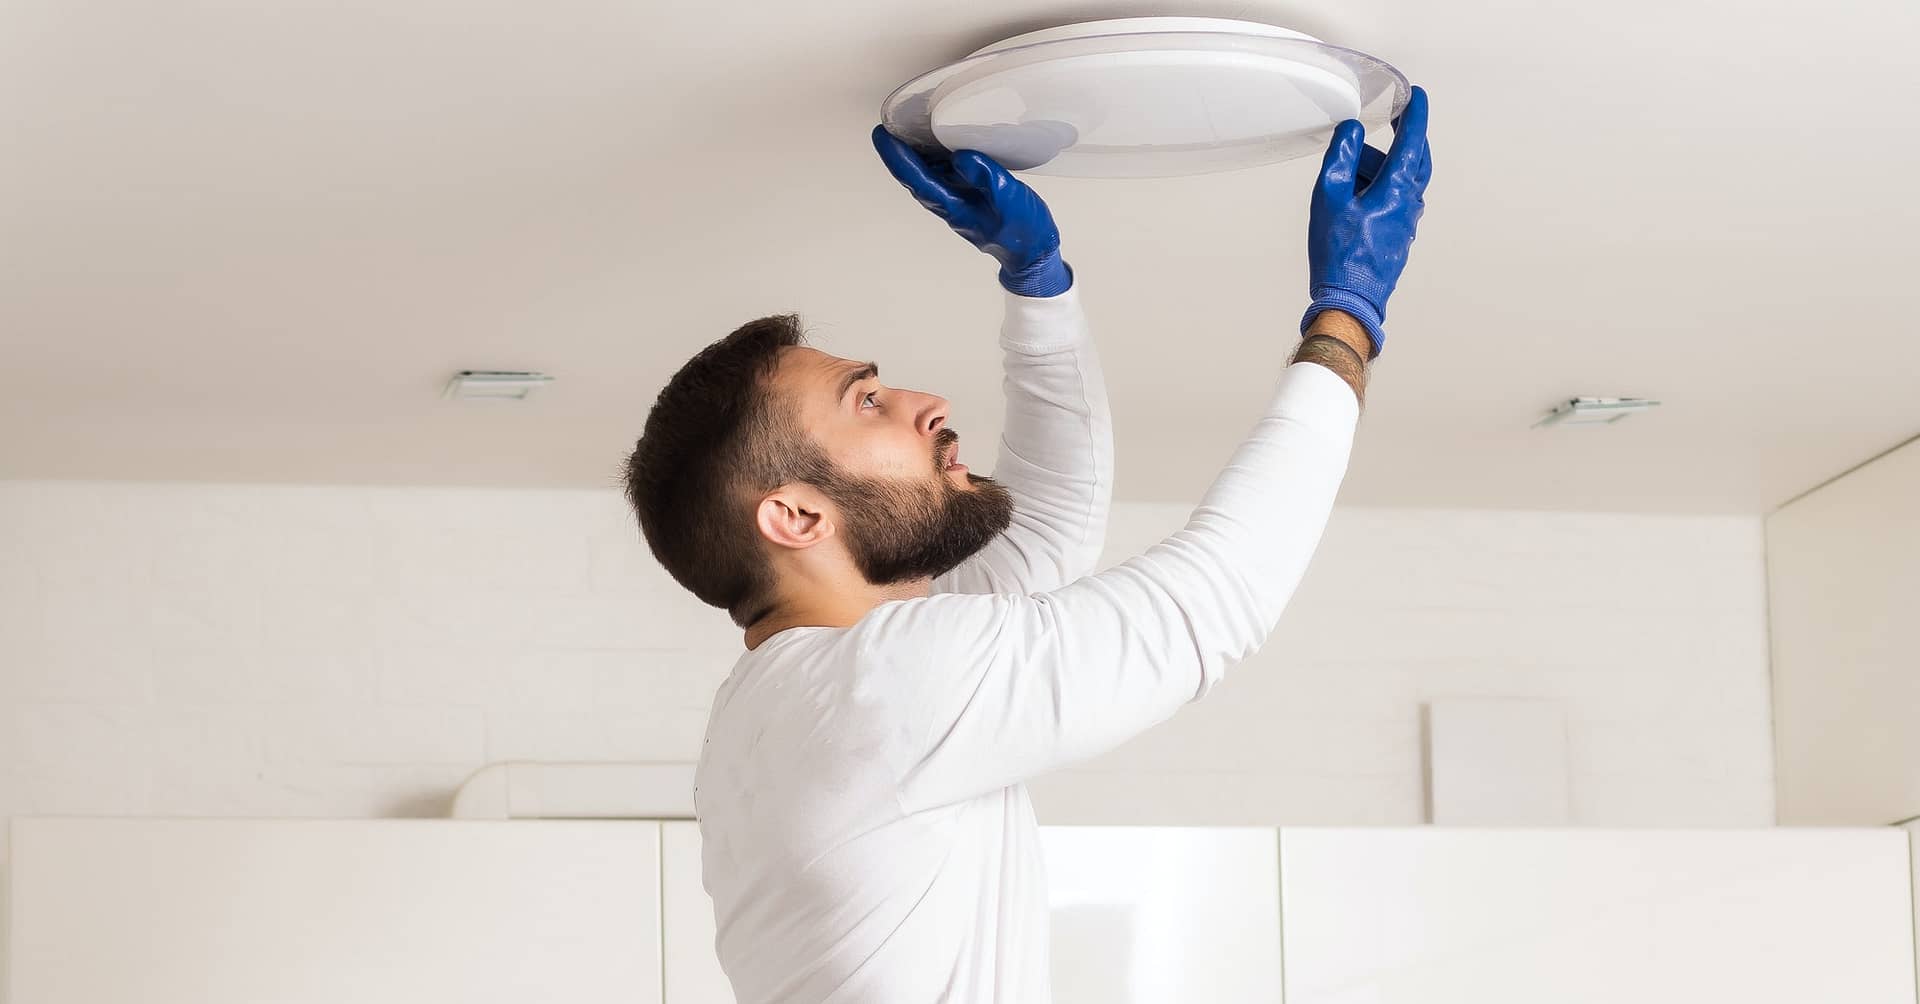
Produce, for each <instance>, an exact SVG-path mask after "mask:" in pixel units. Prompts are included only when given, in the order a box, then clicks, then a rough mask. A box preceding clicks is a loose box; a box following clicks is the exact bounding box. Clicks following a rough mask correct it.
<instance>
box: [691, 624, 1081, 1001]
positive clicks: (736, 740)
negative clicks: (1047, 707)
mask: <svg viewBox="0 0 1920 1004" xmlns="http://www.w3.org/2000/svg"><path fill="white" fill-rule="evenodd" d="M859 631H860V629H859V627H858V626H856V627H855V628H848V629H838V628H793V629H789V630H787V631H783V632H781V633H779V634H776V635H774V636H773V637H772V638H769V639H768V640H767V641H766V642H764V643H763V644H762V645H761V646H760V647H759V648H758V649H756V650H754V651H751V652H748V653H746V654H745V655H743V656H742V657H741V659H740V661H739V663H738V664H736V665H735V667H734V671H733V674H732V675H731V676H730V677H729V678H728V679H727V682H726V683H725V684H724V685H722V687H721V688H720V691H719V693H718V695H717V696H716V697H715V701H714V711H713V718H712V720H711V722H710V723H709V725H708V732H707V744H706V746H705V748H704V750H703V752H702V755H701V759H700V766H699V771H698V774H697V776H696V780H695V800H696V803H697V805H698V808H699V815H700V821H701V837H702V840H703V846H704V858H705V860H704V872H705V882H706V887H707V891H708V893H709V894H710V895H711V896H712V897H713V902H714V912H715V916H716V920H717V922H718V945H717V947H718V949H719V954H720V959H721V963H722V965H723V966H724V967H725V969H726V971H727V973H728V976H729V977H730V978H731V979H732V981H733V985H734V992H735V995H736V996H737V997H738V999H739V1001H740V1004H761V1002H771V1001H836V1002H860V1001H876V1002H877V1001H935V1000H949V999H951V1000H964V1001H1009V1002H1010V1001H1021V1002H1035V1001H1045V1000H1046V999H1047V996H1048V985H1047V980H1048V966H1047V935H1046V920H1047V914H1046V878H1045V875H1044V873H1043V871H1042V865H1041V859H1040V849H1039V831H1038V829H1037V827H1036V825H1035V822H1034V817H1033V809H1032V807H1031V805H1030V804H1029V803H1028V801H1027V795H1026V789H1025V788H1024V787H1021V786H1018V785H1016V786H1012V787H1007V788H1001V789H998V790H994V791H990V792H988V793H985V794H982V795H978V796H976V797H972V798H968V799H964V800H961V801H957V802H953V803H949V804H945V805H938V806H932V807H927V808H917V809H915V808H910V807H909V806H908V805H906V804H904V802H903V799H902V798H901V797H900V796H901V792H902V787H901V783H902V780H903V773H906V772H910V771H911V770H912V769H913V767H914V764H913V763H912V762H911V761H912V758H913V753H912V751H913V750H914V749H915V748H916V745H917V743H918V737H916V736H913V735H909V734H905V732H904V731H903V730H906V729H908V728H910V726H909V725H908V723H907V722H906V721H903V720H901V718H900V717H898V716H896V715H893V714H891V713H890V712H891V711H892V710H893V709H891V708H889V705H890V704H891V703H892V701H891V699H890V695H888V694H886V693H884V692H883V691H884V690H885V689H886V688H887V687H888V681H887V680H886V679H885V678H884V676H880V675H876V674H874V673H873V672H871V670H872V669H873V668H874V667H873V666H871V665H862V660H861V658H860V656H859V650H860V648H861V646H860V639H859Z"/></svg>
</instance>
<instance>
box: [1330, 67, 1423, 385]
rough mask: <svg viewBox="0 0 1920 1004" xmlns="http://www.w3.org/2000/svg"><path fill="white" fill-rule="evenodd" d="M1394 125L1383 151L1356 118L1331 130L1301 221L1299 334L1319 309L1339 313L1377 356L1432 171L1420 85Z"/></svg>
mask: <svg viewBox="0 0 1920 1004" xmlns="http://www.w3.org/2000/svg"><path fill="white" fill-rule="evenodd" d="M1393 126H1394V135H1393V147H1392V149H1390V150H1388V151H1387V152H1386V153H1384V154H1383V153H1381V152H1380V151H1378V150H1375V149H1374V148H1372V147H1370V146H1366V145H1365V143H1364V140H1365V137H1366V130H1365V128H1364V127H1362V126H1361V125H1360V123H1359V122H1356V121H1354V120H1352V119H1348V120H1347V121H1345V122H1342V123H1340V125H1339V126H1338V127H1336V128H1335V129H1334V131H1333V142H1332V143H1331V144H1329V145H1328V147H1327V157H1326V160H1325V161H1324V162H1323V163H1322V164H1321V165H1320V181H1319V182H1318V183H1317V184H1316V185H1314V188H1313V209H1312V213H1311V215H1310V217H1309V219H1308V222H1307V273H1308V289H1309V290H1310V292H1311V295H1312V297H1313V303H1312V305H1310V306H1308V307H1307V313H1306V316H1304V317H1302V318H1301V319H1300V331H1301V333H1303V334H1304V333H1305V332H1306V330H1307V326H1308V325H1310V324H1312V323H1313V319H1314V318H1315V317H1318V316H1319V315H1320V314H1321V313H1322V312H1323V311H1327V310H1342V311H1345V312H1347V313H1349V314H1351V315H1353V317H1354V319H1355V320H1357V321H1359V322H1360V325H1361V326H1362V327H1364V328H1366V329H1367V337H1368V339H1370V340H1371V341H1372V342H1373V354H1374V355H1376V356H1377V355H1379V354H1380V348H1381V345H1382V343H1384V342H1385V341H1386V332H1384V331H1382V330H1381V326H1382V325H1384V324H1385V323H1386V320H1387V297H1389V296H1391V295H1393V287H1394V286H1395V285H1396V284H1397V283H1398V282H1399V281H1400V273H1401V271H1402V270H1404V269H1405V268H1406V267H1407V253H1408V251H1409V250H1410V249H1411V248H1412V245H1413V231H1414V227H1415V225H1416V224H1418V223H1419V222H1420V214H1421V212H1422V211H1423V210H1424V209H1425V208H1426V191H1427V179H1428V178H1430V177H1432V175H1433V158H1432V156H1431V154H1430V153H1429V152H1428V150H1427V92H1426V91H1425V90H1422V89H1421V88H1418V87H1416V88H1414V89H1413V96H1412V97H1411V98H1410V99H1408V101H1407V107H1406V109H1405V110H1403V111H1402V112H1401V113H1400V117H1399V118H1397V119H1395V120H1394V123H1393Z"/></svg>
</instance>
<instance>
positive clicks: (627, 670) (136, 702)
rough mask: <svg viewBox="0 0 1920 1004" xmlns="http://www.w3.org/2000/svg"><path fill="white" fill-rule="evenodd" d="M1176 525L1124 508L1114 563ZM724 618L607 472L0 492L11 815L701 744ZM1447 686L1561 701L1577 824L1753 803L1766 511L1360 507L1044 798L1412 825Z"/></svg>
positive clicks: (389, 810)
mask: <svg viewBox="0 0 1920 1004" xmlns="http://www.w3.org/2000/svg"><path fill="white" fill-rule="evenodd" d="M1185 515H1186V510H1185V508H1184V507H1179V506H1142V505H1122V506H1119V507H1118V508H1117V510H1116V514H1115V527H1114V532H1113V535H1112V538H1111V546H1110V548H1109V561H1117V560H1119V559H1121V558H1124V557H1126V556H1127V555H1129V554H1131V553H1133V552H1135V551H1137V550H1138V549H1139V548H1141V547H1144V546H1146V545H1147V544H1150V543H1152V542H1153V541H1154V540H1155V539H1158V536H1159V535H1161V534H1163V533H1165V532H1166V531H1168V530H1171V529H1173V528H1174V527H1176V526H1178V525H1179V523H1180V522H1181V520H1183V519H1184V517H1185ZM738 644H739V642H738V634H737V633H736V632H735V631H734V630H733V629H732V628H731V625H730V624H729V623H728V622H727V620H726V617H725V615H724V614H722V613H721V612H719V611H717V610H712V609H709V608H707V607H704V606H702V605H700V604H699V603H698V602H697V601H695V600H693V599H692V598H691V597H689V596H687V595H685V594H684V593H683V592H682V591H681V590H680V589H679V588H678V587H677V586H676V585H674V584H673V582H672V581H671V580H670V579H669V578H668V577H667V576H666V575H665V574H664V573H663V572H662V571H660V570H659V569H658V568H657V567H656V566H654V565H653V563H652V559H651V557H649V556H648V555H647V553H646V550H645V547H644V545H643V544H641V542H640V540H639V535H638V532H637V530H636V529H635V528H634V526H633V524H632V522H631V519H630V517H629V516H628V514H627V512H626V511H625V508H624V505H623V503H622V501H621V500H620V498H619V497H618V495H617V494H616V493H613V492H585V491H581V492H564V491H541V492H514V491H489V490H464V489H441V488H417V489H404V488H349V487H297V486H239V485H187V484H182V485H160V484H98V483H78V482H0V815H6V814H14V813H111V814H145V813H153V814H167V815H172V814H178V815H248V816H280V815H284V816H308V815H312V816H374V815H435V814H439V813H441V812H444V811H445V807H446V801H447V797H448V796H449V794H450V793H451V791H452V790H453V788H454V787H456V786H457V785H458V784H459V782H460V781H461V780H462V779H463V778H464V777H465V776H466V775H467V774H468V773H469V772H471V771H472V770H474V769H476V768H478V767H479V766H481V765H482V764H484V763H486V762H489V761H492V760H500V759H550V760H597V759H629V760H630V759H690V758H692V757H693V756H694V755H695V754H696V752H697V750H698V749H699V744H700V735H701V730H702V728H703V726H704V723H705V716H706V704H707V700H708V697H709V695H710V694H711V693H712V690H713V688H714V687H715V686H717V685H718V683H719V682H720V680H721V679H722V678H723V677H724V676H725V674H726V672H727V670H728V668H729V667H730V665H731V663H732V659H733V656H734V654H735V652H736V651H737V646H738ZM1447 696H1515V697H1530V698H1539V699H1550V700H1555V701H1559V702H1562V703H1563V704H1564V705H1565V708H1566V711H1567V720H1568V730H1569V745H1570V756H1571V759H1572V761H1573V762H1572V764H1571V767H1570V772H1571V793H1572V800H1573V812H1574V816H1575V818H1576V819H1577V820H1578V821H1580V822H1582V823H1590V824H1617V825H1638V824H1665V823H1676V824H1706V825H1720V824H1735V825H1764V824H1766V823H1768V822H1769V821H1770V820H1771V817H1772V795H1771V780H1770V756H1769V748H1768V705H1767V689H1766V649H1765V623H1764V600H1763V585H1762V572H1761V536H1760V528H1759V522H1758V520H1757V519H1754V518H1746V517H1709V518H1693V517H1686V518H1682V517H1673V518H1667V517H1641V516H1618V515H1569V514H1544V513H1496V512H1439V511H1414V510H1343V511H1342V512H1341V513H1340V514H1339V515H1338V516H1337V518H1336V521H1335V524H1334V526H1333V527H1332V529H1331V530H1330V532H1329V535H1328V538H1327V542H1326V544H1325V546H1324V548H1323V550H1322V554H1321V557H1320V559H1319V560H1318V561H1317V562H1316V564H1315V566H1314V569H1313V571H1312V573H1311V574H1310V576H1309V579H1308V583H1307V585H1306V587H1305V588H1304V589H1303V590H1302V592H1301V594H1300V596H1299V598H1298V600H1297V602H1296V604H1295V606H1294V608H1293V609H1292V610H1291V611H1290V612H1289V614H1288V616H1287V618H1286V619H1285V620H1284V621H1283V623H1282V626H1281V630H1280V632H1279V635H1278V637H1277V638H1276V639H1275V640H1274V642H1272V643H1271V644H1270V645H1269V646H1268V648H1267V650H1266V651H1265V652H1263V653H1262V654H1261V655H1260V656H1258V657H1256V658H1255V659H1254V660H1252V661H1250V662H1249V663H1248V664H1247V665H1245V666H1242V667H1239V669H1238V670H1237V671H1236V672H1235V673H1233V674H1232V675H1231V676H1230V678H1229V679H1228V681H1227V682H1226V683H1225V684H1223V685H1222V687H1221V688H1220V689H1219V690H1217V691H1216V692H1215V695H1214V696H1213V697H1211V698H1209V699H1208V700H1207V701H1205V702H1202V703H1201V704H1199V705H1196V706H1194V707H1193V708H1190V709H1188V710H1187V711H1185V712H1184V713H1183V714H1182V715H1180V716H1179V717H1177V718H1175V719H1174V720H1173V721H1172V722H1170V723H1168V724H1167V725H1165V726H1162V727H1161V728H1159V729H1156V730H1154V731H1153V732H1151V733H1149V734H1148V735H1146V736H1144V737H1142V738H1141V739H1139V740H1138V741H1136V742H1134V743H1132V744H1130V745H1129V746H1128V747H1126V748H1124V749H1121V750H1119V751H1116V752H1115V753H1113V754H1111V755H1109V756H1107V757H1105V758H1102V759H1101V760H1099V761H1097V762H1095V763H1092V764H1088V765H1085V766H1083V767H1081V768H1078V769H1075V770H1073V771H1069V772H1065V773H1063V774H1061V775H1059V776H1057V777H1054V778H1051V779H1047V780H1045V781H1043V782H1041V783H1040V784H1039V785H1038V786H1037V787H1036V799H1037V801H1038V802H1039V804H1040V808H1041V811H1042V815H1043V817H1044V818H1045V819H1047V820H1049V821H1059V822H1070V821H1082V822H1108V821H1113V822H1118V821H1137V822H1190V823H1209V822H1219V823H1237V822H1246V823H1253V822H1261V823H1277V822H1328V823H1332V822H1344V823H1372V822H1379V823H1405V822H1417V821H1418V820H1419V819H1420V817H1421V805H1422V792H1423V788H1422V779H1421V768H1420V760H1421V756H1420V750H1421V736H1420V729H1421V725H1420V707H1421V704H1422V702H1424V701H1426V700H1429V699H1432V698H1435V697H1447Z"/></svg>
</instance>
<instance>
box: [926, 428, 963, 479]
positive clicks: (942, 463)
mask: <svg viewBox="0 0 1920 1004" xmlns="http://www.w3.org/2000/svg"><path fill="white" fill-rule="evenodd" d="M959 441H960V434H959V433H957V432H955V431H953V430H952V429H946V428H943V429H941V430H940V431H939V432H936V433H934V434H933V469H934V470H936V471H940V470H945V469H946V467H947V451H948V450H951V449H953V444H955V443H958V442H959Z"/></svg>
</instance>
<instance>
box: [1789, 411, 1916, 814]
mask: <svg viewBox="0 0 1920 1004" xmlns="http://www.w3.org/2000/svg"><path fill="white" fill-rule="evenodd" d="M1766 533H1767V566H1768V569H1767V571H1768V577H1769V580H1770V583H1771V604H1770V605H1771V623H1772V629H1773V687H1774V693H1775V695H1776V698H1777V700H1776V704H1775V708H1774V743H1775V747H1776V749H1777V752H1778V757H1777V761H1776V762H1777V764H1778V771H1779V776H1780V785H1779V798H1780V819H1781V821H1782V822H1785V823H1788V824H1791V825H1812V826H1849V825H1878V824H1882V823H1892V822H1897V821H1899V820H1903V819H1911V818H1915V817H1920V723H1917V722H1916V720H1915V718H1916V711H1917V710H1920V620H1916V619H1915V618H1914V609H1915V606H1916V605H1920V440H1915V441H1914V442H1911V443H1908V444H1906V445H1905V446H1902V447H1900V448H1899V449H1896V450H1894V451H1893V452H1891V453H1888V454H1886V455H1885V456H1882V457H1879V458H1877V459H1875V460H1873V461H1872V462H1870V463H1868V464H1866V465H1865V466H1863V467H1860V468H1859V469H1857V470H1854V471H1852V472H1850V473H1848V474H1847V475H1846V476H1845V477H1842V478H1839V479H1838V480H1835V481H1832V482H1830V483H1828V484H1826V485H1823V486H1821V487H1820V488H1818V489H1816V490H1814V491H1812V492H1809V493H1808V494H1806V495H1805V496H1803V497H1801V498H1799V499H1797V500H1795V501H1793V502H1791V503H1789V504H1787V505H1785V506H1782V507H1781V508H1780V510H1779V511H1778V512H1775V513H1773V514H1772V515H1771V516H1768V517H1767V521H1766Z"/></svg>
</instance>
